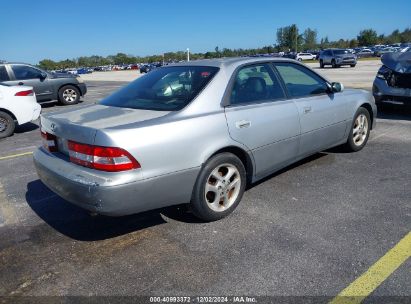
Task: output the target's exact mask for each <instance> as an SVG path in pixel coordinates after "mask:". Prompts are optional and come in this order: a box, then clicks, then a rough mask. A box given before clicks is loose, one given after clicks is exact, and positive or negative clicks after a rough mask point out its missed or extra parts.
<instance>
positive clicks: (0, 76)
mask: <svg viewBox="0 0 411 304" xmlns="http://www.w3.org/2000/svg"><path fill="white" fill-rule="evenodd" d="M9 80H10V78H9V74H8V73H7V70H6V67H5V66H4V65H3V66H0V81H9Z"/></svg>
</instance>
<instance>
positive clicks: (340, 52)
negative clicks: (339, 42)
mask: <svg viewBox="0 0 411 304" xmlns="http://www.w3.org/2000/svg"><path fill="white" fill-rule="evenodd" d="M334 54H335V55H343V54H348V51H347V50H334Z"/></svg>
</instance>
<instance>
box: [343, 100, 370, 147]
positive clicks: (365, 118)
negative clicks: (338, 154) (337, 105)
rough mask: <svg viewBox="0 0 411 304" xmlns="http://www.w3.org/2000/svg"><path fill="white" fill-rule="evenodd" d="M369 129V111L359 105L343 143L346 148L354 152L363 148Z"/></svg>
mask: <svg viewBox="0 0 411 304" xmlns="http://www.w3.org/2000/svg"><path fill="white" fill-rule="evenodd" d="M370 129H371V119H370V113H369V112H368V111H367V109H365V108H363V107H360V108H359V109H358V111H357V113H355V116H354V121H353V123H352V126H351V131H350V134H349V136H348V140H347V142H346V144H345V145H344V146H345V148H346V150H348V151H351V152H356V151H360V150H361V149H362V148H364V146H365V144H366V143H367V141H368V138H369V136H370Z"/></svg>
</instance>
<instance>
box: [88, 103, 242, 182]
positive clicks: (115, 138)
mask: <svg viewBox="0 0 411 304" xmlns="http://www.w3.org/2000/svg"><path fill="white" fill-rule="evenodd" d="M154 121H155V122H153V124H151V125H145V126H141V127H136V126H134V127H130V128H123V129H121V130H120V129H119V130H117V129H104V130H99V131H98V132H97V134H96V138H95V144H96V145H103V146H104V145H108V146H118V147H122V148H124V149H126V150H127V151H128V152H130V153H131V154H132V155H133V156H134V157H135V158H136V159H137V161H138V162H139V163H140V165H141V168H142V172H143V177H144V178H151V177H155V176H159V175H164V174H169V173H172V172H177V171H182V170H186V169H190V168H197V167H200V166H201V165H202V164H203V163H204V162H205V161H206V160H207V159H208V158H209V157H210V156H211V155H212V154H214V153H215V152H216V151H218V150H220V149H221V148H224V147H227V146H239V144H238V143H236V142H234V141H233V140H232V139H231V138H230V137H229V134H228V129H227V123H226V119H225V115H224V111H223V110H221V111H218V112H214V113H208V114H204V115H200V116H189V117H180V116H179V115H178V114H174V113H172V114H171V115H169V116H167V117H164V118H160V119H156V120H154ZM240 147H241V146H240ZM241 148H243V149H244V150H245V148H244V147H241Z"/></svg>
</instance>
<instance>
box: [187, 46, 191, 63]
mask: <svg viewBox="0 0 411 304" xmlns="http://www.w3.org/2000/svg"><path fill="white" fill-rule="evenodd" d="M187 61H190V49H189V48H187Z"/></svg>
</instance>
